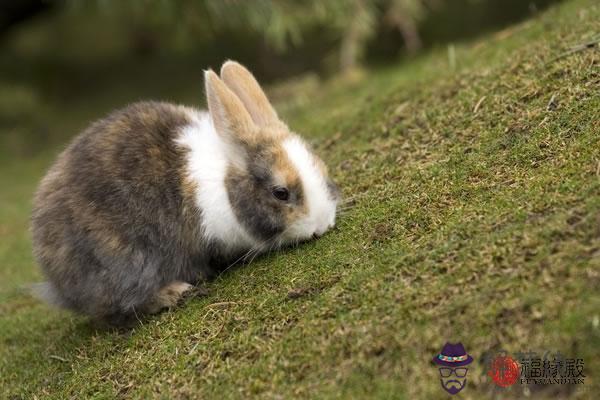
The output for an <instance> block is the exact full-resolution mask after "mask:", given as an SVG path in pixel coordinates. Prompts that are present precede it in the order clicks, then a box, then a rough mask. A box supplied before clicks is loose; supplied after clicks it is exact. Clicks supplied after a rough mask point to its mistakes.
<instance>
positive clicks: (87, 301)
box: [31, 61, 339, 321]
mask: <svg viewBox="0 0 600 400" xmlns="http://www.w3.org/2000/svg"><path fill="white" fill-rule="evenodd" d="M204 79H205V91H206V100H207V104H208V111H204V110H198V109H194V108H191V107H186V106H181V105H174V104H170V103H164V102H152V101H149V102H139V103H135V104H132V105H129V106H127V107H125V108H124V109H121V110H118V111H114V112H112V113H111V114H109V115H108V116H107V117H105V118H104V119H101V120H99V121H96V122H94V123H92V124H91V125H90V126H89V127H88V128H87V129H85V130H84V131H83V132H82V133H81V134H79V135H78V136H76V137H75V138H74V139H73V140H72V142H71V143H70V144H69V145H68V147H67V148H66V149H65V150H64V151H63V152H62V153H61V154H60V155H59V156H58V158H57V160H56V161H55V163H54V164H53V165H52V167H51V168H50V169H49V171H48V172H47V174H46V176H45V177H44V178H43V179H42V181H41V183H40V185H39V188H38V190H37V192H36V194H35V197H34V202H33V203H34V204H33V211H32V218H31V232H32V242H33V250H34V255H35V258H36V260H37V262H38V264H39V265H40V266H41V269H42V272H43V273H44V275H45V277H46V279H47V282H43V283H39V284H37V286H36V288H35V291H36V293H37V295H38V297H41V298H43V299H44V300H46V301H48V302H49V303H52V304H54V305H57V306H60V307H63V308H67V309H70V310H72V311H74V312H77V313H80V314H83V315H87V316H89V317H91V318H96V319H101V320H107V321H124V320H127V319H128V318H131V317H132V316H134V315H135V316H136V317H137V316H138V315H141V314H145V315H149V314H154V313H158V312H159V311H161V310H163V309H165V308H171V307H173V306H175V305H176V304H177V303H178V302H179V301H180V300H181V299H182V298H183V297H184V296H186V294H189V292H190V291H191V290H192V289H193V288H194V285H195V284H196V283H198V282H200V281H202V280H205V279H209V278H210V277H211V276H214V274H215V271H221V270H222V269H223V267H226V266H228V265H229V264H230V263H232V262H237V261H239V260H240V257H243V256H244V255H245V254H249V253H252V254H254V253H260V252H265V251H270V250H272V249H276V248H280V247H282V246H285V245H289V244H293V243H297V242H301V241H306V240H311V239H313V238H317V237H319V236H321V235H323V234H324V233H325V232H326V231H327V230H329V229H330V228H332V227H333V226H334V224H335V218H336V209H337V204H338V201H339V191H338V189H337V187H336V185H335V183H334V182H333V181H332V180H331V179H330V178H329V177H328V172H327V168H326V166H325V164H324V162H323V161H322V160H321V159H320V158H318V157H317V156H316V155H315V154H314V153H313V152H312V151H311V149H310V148H309V146H308V145H307V144H306V143H305V142H304V141H303V140H302V139H301V138H300V136H298V135H297V134H295V133H293V132H291V131H290V130H289V128H288V127H287V126H286V124H285V123H283V122H282V121H281V120H280V119H279V117H278V115H277V113H276V111H275V109H274V108H273V107H272V105H271V104H270V103H269V100H268V99H267V96H266V95H265V93H264V92H263V90H262V89H261V87H260V85H259V84H258V82H257V81H256V79H255V78H254V76H253V75H252V74H251V73H250V71H248V70H247V69H246V68H245V67H243V66H242V65H241V64H239V63H237V62H234V61H227V62H225V63H224V64H223V66H222V68H221V71H220V76H218V75H217V74H216V73H215V72H213V71H212V70H207V71H205V72H204ZM236 260H237V261H236Z"/></svg>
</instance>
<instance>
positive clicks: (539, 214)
mask: <svg viewBox="0 0 600 400" xmlns="http://www.w3.org/2000/svg"><path fill="white" fill-rule="evenodd" d="M598 21H600V5H598V4H597V2H596V1H594V0H574V1H568V2H565V3H563V4H562V5H559V6H557V7H554V8H551V9H549V10H548V11H546V12H544V13H543V14H542V15H538V16H536V17H534V18H532V19H530V20H528V21H526V22H524V23H521V24H519V25H516V26H512V27H510V28H509V29H506V30H504V31H502V32H499V33H497V34H495V35H491V36H488V37H486V38H483V39H481V40H479V41H477V42H474V43H468V44H463V45H459V46H456V47H455V48H453V50H452V51H450V56H449V53H448V52H447V51H446V49H440V50H438V51H433V52H432V53H431V54H429V55H427V56H424V57H421V58H419V59H416V60H413V61H410V62H409V63H404V64H402V65H399V66H397V67H392V68H387V69H384V70H374V71H367V72H365V73H364V74H363V75H362V76H359V77H357V78H356V79H354V80H348V79H345V80H341V79H340V80H337V81H331V82H329V83H327V84H325V85H322V86H320V87H315V86H312V87H310V88H306V89H305V90H304V91H300V92H298V90H299V89H298V88H294V89H293V91H294V96H293V97H294V98H295V99H296V100H295V102H294V103H293V104H292V103H289V104H281V105H280V110H281V111H282V113H283V114H284V115H285V116H286V118H287V119H288V121H289V122H290V125H291V127H292V128H294V129H295V130H297V131H299V132H302V133H304V134H305V135H306V136H308V137H309V138H311V139H312V140H313V141H314V143H315V145H316V147H317V149H318V150H319V152H320V153H321V154H322V155H323V156H324V158H325V160H326V161H327V163H328V164H329V166H330V168H331V171H332V175H333V177H335V179H336V180H337V182H338V183H339V185H340V187H341V188H342V190H343V193H344V195H345V197H346V198H347V199H352V201H351V202H350V203H349V204H351V207H347V208H346V209H345V210H344V211H343V212H342V213H341V215H340V217H339V222H338V226H337V228H336V229H335V230H333V231H332V232H331V233H329V234H327V235H326V236H324V237H323V238H322V239H321V240H318V241H315V242H312V243H307V244H305V245H302V246H300V247H298V248H294V249H289V250H286V251H282V252H279V253H276V254H272V255H268V256H265V257H261V258H258V259H256V260H254V261H253V262H252V263H251V264H250V265H246V266H243V267H241V268H237V269H235V270H232V271H229V272H228V273H226V274H224V275H222V276H221V277H220V278H218V279H217V280H216V281H214V282H211V283H209V284H208V285H207V288H208V290H209V291H210V294H209V295H208V296H206V297H203V298H199V299H192V300H191V301H189V302H188V303H187V304H186V305H185V306H184V307H182V308H180V309H177V310H173V311H171V312H167V313H164V314H162V315H160V316H158V317H156V318H152V319H150V320H149V321H146V322H145V323H143V324H140V325H139V326H136V327H135V328H134V329H133V330H131V331H127V332H123V331H116V330H103V329H99V328H98V327H95V326H94V325H92V324H90V323H88V322H87V321H86V320H85V319H83V318H80V317H76V316H73V315H71V314H68V313H66V312H62V311H58V310H54V309H51V308H49V307H47V306H46V305H43V304H40V303H38V302H37V301H35V300H33V299H31V298H29V297H28V296H26V295H25V294H24V293H23V292H22V291H20V290H19V289H18V287H19V286H20V285H21V284H23V283H25V282H31V281H35V280H39V279H40V275H39V273H38V272H37V269H36V267H35V265H34V261H33V259H32V256H31V251H30V241H29V238H28V233H27V225H28V214H29V210H30V199H31V195H32V192H33V190H34V189H35V185H36V183H37V181H38V180H39V179H40V177H41V176H42V174H43V172H44V170H45V168H47V166H48V165H49V163H50V162H51V160H52V158H53V156H54V154H56V152H57V151H58V149H54V148H53V149H51V150H49V151H47V152H43V153H42V154H41V155H38V156H36V157H33V158H29V159H27V161H26V162H24V161H23V160H20V161H17V160H10V159H9V157H7V158H6V159H5V161H3V162H2V166H1V169H0V177H1V179H2V187H3V190H2V191H1V192H0V204H1V207H0V238H1V240H0V265H1V270H0V277H1V278H2V280H1V282H0V301H1V303H0V397H2V398H27V399H28V398H40V399H41V398H56V399H66V398H78V399H79V398H86V397H90V398H107V399H108V398H151V397H155V398H213V397H214V398H247V397H252V396H256V397H260V398H289V397H304V398H314V397H319V398H338V397H351V398H364V397H376V398H432V397H442V396H444V392H443V391H442V389H441V388H440V387H439V380H438V377H437V375H438V372H437V369H436V368H435V367H434V366H433V365H432V364H431V363H430V360H431V357H432V356H433V355H434V354H435V353H436V352H437V351H439V349H440V348H441V346H442V345H443V344H444V343H445V342H446V341H461V342H462V343H464V344H465V346H466V347H467V350H468V351H469V353H471V354H472V355H473V356H474V357H475V359H476V362H475V363H474V364H472V366H471V369H470V371H469V380H468V386H467V387H466V389H464V391H463V392H462V393H461V396H462V397H464V398H481V397H482V396H484V395H486V396H500V397H502V398H505V397H521V396H523V395H524V393H523V388H522V387H518V386H515V387H513V388H512V389H511V390H509V391H505V392H502V391H498V390H494V386H493V385H492V384H491V383H490V381H489V378H488V377H487V376H485V374H484V370H485V366H484V364H483V362H482V359H483V358H484V354H486V352H488V353H489V352H490V351H494V350H499V349H504V350H507V351H509V352H517V351H526V350H535V351H538V352H541V353H543V352H544V351H546V350H552V351H556V350H559V351H561V352H562V353H563V354H565V355H567V356H570V357H579V358H583V359H584V360H585V374H586V378H585V379H586V380H585V382H586V383H585V385H583V386H581V387H572V386H561V385H552V386H543V387H529V388H526V389H525V391H526V392H527V393H530V394H531V395H532V396H534V397H543V398H546V397H548V398H550V397H552V398H554V397H567V396H573V397H575V398H592V397H593V393H595V392H596V391H597V390H598V389H600V385H599V384H598V379H599V377H600V374H599V372H598V371H600V350H599V349H600V326H599V323H598V319H599V315H600V312H599V311H598V310H599V309H600V292H599V286H600V52H599V51H598V50H597V49H588V50H585V51H582V52H578V53H576V54H573V55H570V56H568V57H565V58H562V59H560V60H556V61H553V62H550V60H551V59H552V58H553V57H554V56H556V55H557V54H560V53H561V52H563V51H564V50H566V49H568V48H569V47H570V46H571V45H575V44H578V43H581V42H584V41H585V40H586V39H589V38H591V37H593V36H594V35H598V34H599V33H600V32H599V31H598V29H599V28H600V26H599V25H598ZM99 97H101V98H103V97H102V95H99ZM103 104H104V103H103ZM87 107H89V108H90V109H93V103H92V104H91V105H89V104H88V105H87ZM98 108H99V109H100V108H101V107H98ZM63 115H66V114H63ZM86 115H87V114H86ZM72 118H76V117H72ZM78 123H79V122H78Z"/></svg>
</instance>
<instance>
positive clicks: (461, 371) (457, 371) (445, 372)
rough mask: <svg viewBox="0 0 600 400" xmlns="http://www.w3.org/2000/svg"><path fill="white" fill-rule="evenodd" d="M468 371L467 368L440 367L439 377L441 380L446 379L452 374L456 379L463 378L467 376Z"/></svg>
mask: <svg viewBox="0 0 600 400" xmlns="http://www.w3.org/2000/svg"><path fill="white" fill-rule="evenodd" d="M468 370H469V369H468V368H447V367H442V368H440V375H441V376H442V378H448V377H449V376H451V375H452V374H453V373H454V375H456V376H457V377H459V378H464V377H465V376H467V371H468Z"/></svg>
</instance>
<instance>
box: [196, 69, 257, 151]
mask: <svg viewBox="0 0 600 400" xmlns="http://www.w3.org/2000/svg"><path fill="white" fill-rule="evenodd" d="M204 81H205V85H206V101H207V103H208V110H209V112H210V116H211V118H212V121H213V125H214V126H215V129H216V131H217V132H218V133H219V134H220V135H224V136H225V137H226V139H227V140H228V141H230V142H233V143H239V142H242V143H249V142H251V141H252V140H253V139H254V135H255V134H256V131H257V129H256V125H255V124H254V122H253V121H252V118H251V117H250V114H248V111H247V110H246V108H245V107H244V105H243V104H242V102H241V101H240V99H239V98H238V97H237V96H236V95H235V94H234V93H233V92H232V91H231V90H230V89H229V88H228V87H227V86H226V85H225V84H224V83H223V81H222V80H221V79H220V78H219V77H218V76H217V74H215V73H214V72H213V71H212V70H207V71H205V72H204Z"/></svg>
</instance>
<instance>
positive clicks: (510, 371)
mask: <svg viewBox="0 0 600 400" xmlns="http://www.w3.org/2000/svg"><path fill="white" fill-rule="evenodd" d="M487 374H488V375H489V376H490V377H491V378H492V380H493V381H494V382H495V383H496V385H498V386H501V387H508V386H510V385H513V384H515V383H516V382H517V379H519V376H520V375H521V374H520V371H519V363H517V362H516V361H515V360H514V359H512V358H511V357H509V356H498V357H496V358H494V360H492V363H491V365H490V370H489V371H488V373H487Z"/></svg>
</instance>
